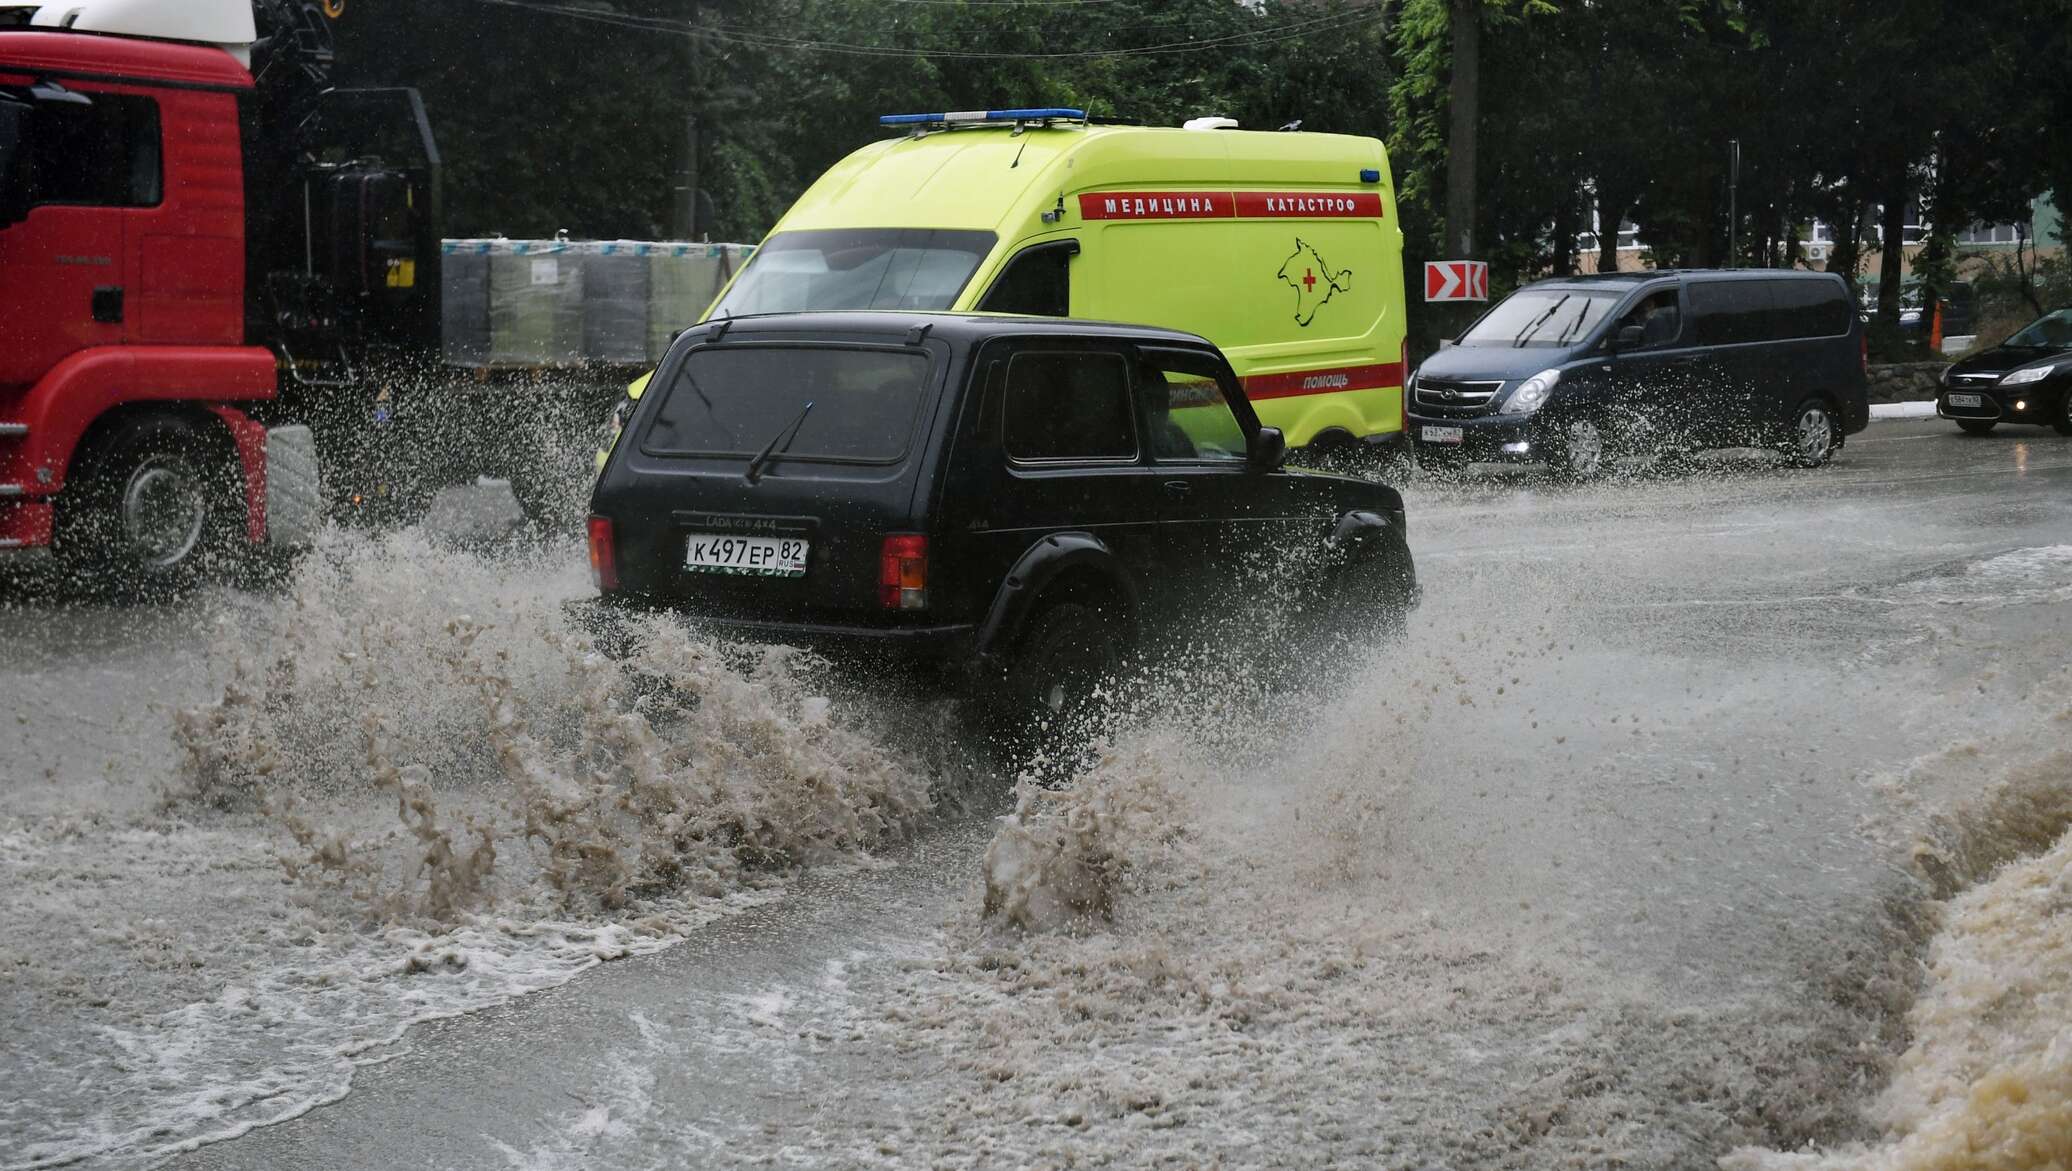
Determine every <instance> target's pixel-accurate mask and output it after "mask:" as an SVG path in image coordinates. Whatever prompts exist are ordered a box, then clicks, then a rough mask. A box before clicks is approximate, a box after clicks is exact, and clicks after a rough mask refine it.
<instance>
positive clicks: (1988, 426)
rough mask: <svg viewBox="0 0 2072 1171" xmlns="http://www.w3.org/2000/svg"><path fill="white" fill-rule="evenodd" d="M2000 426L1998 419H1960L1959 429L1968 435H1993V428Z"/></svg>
mask: <svg viewBox="0 0 2072 1171" xmlns="http://www.w3.org/2000/svg"><path fill="white" fill-rule="evenodd" d="M1999 425H2000V420H1998V419H1959V420H1957V429H1958V430H1960V431H1962V432H1964V433H1965V434H1966V435H1991V434H1992V433H1993V428H1995V427H1998V426H1999Z"/></svg>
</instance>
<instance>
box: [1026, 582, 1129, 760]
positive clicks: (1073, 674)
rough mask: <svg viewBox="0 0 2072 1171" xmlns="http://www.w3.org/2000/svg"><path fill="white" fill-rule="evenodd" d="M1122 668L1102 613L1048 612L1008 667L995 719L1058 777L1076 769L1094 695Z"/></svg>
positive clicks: (1075, 607) (1068, 608) (1057, 608)
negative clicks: (1117, 669) (1058, 773)
mask: <svg viewBox="0 0 2072 1171" xmlns="http://www.w3.org/2000/svg"><path fill="white" fill-rule="evenodd" d="M1119 663H1120V659H1119V657H1118V656H1117V654H1116V640H1115V634H1114V631H1112V630H1111V629H1110V628H1109V624H1108V623H1107V622H1105V621H1103V619H1102V617H1101V613H1100V611H1098V610H1096V609H1094V608H1093V607H1091V606H1087V605H1083V604H1081V603H1078V602H1056V603H1053V604H1051V605H1049V606H1046V607H1044V608H1043V609H1042V610H1041V611H1039V612H1038V613H1037V614H1036V616H1035V617H1034V618H1033V619H1031V620H1030V622H1029V630H1028V633H1027V634H1026V635H1024V636H1023V637H1022V640H1021V646H1020V648H1019V649H1018V650H1017V651H1016V652H1015V655H1014V658H1013V660H1012V661H1011V662H1010V663H1009V665H1008V668H1007V678H1006V680H1005V684H1004V687H1003V689H1002V690H1003V694H1002V696H1001V701H1002V702H1001V703H1000V705H999V708H998V710H997V713H996V714H997V716H998V718H999V720H1000V722H1001V727H1000V729H999V730H1000V731H1001V733H1002V734H1003V736H1004V738H1005V739H1006V741H1007V743H1008V745H1009V746H1010V747H1011V748H1013V749H1016V750H1019V751H1022V752H1028V753H1031V754H1034V755H1038V756H1041V757H1044V758H1046V761H1047V763H1048V765H1049V767H1050V768H1052V769H1054V770H1066V769H1071V768H1072V766H1074V765H1075V764H1076V763H1077V754H1076V752H1075V749H1076V748H1077V747H1078V746H1079V745H1081V744H1083V743H1084V742H1085V739H1086V737H1087V734H1088V733H1089V732H1090V731H1091V728H1090V723H1091V720H1092V717H1093V715H1094V698H1095V692H1096V690H1097V689H1098V688H1099V687H1100V685H1101V683H1102V682H1103V681H1104V680H1106V679H1109V678H1111V677H1112V676H1113V675H1114V674H1115V671H1116V668H1117V667H1118V665H1119ZM1058 779H1064V778H1063V777H1059V778H1058Z"/></svg>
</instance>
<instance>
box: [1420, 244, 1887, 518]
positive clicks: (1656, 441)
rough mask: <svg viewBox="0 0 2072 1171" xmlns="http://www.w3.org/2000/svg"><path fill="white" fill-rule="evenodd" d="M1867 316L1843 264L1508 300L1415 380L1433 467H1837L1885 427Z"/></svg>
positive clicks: (1651, 276) (1535, 292)
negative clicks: (1741, 461)
mask: <svg viewBox="0 0 2072 1171" xmlns="http://www.w3.org/2000/svg"><path fill="white" fill-rule="evenodd" d="M1864 362H1865V348H1864V332H1863V319H1862V317H1861V315H1860V314H1858V313H1857V312H1856V309H1855V306H1854V305H1853V303H1852V302H1851V301H1850V299H1849V290H1848V286H1846V285H1845V284H1843V283H1842V278H1841V277H1840V276H1839V275H1836V274H1833V273H1818V272H1803V271H1793V270H1782V269H1774V270H1773V269H1750V270H1736V269H1728V270H1693V271H1681V272H1679V271H1661V272H1635V273H1615V274H1605V275H1602V276H1580V277H1558V278H1555V279H1552V280H1544V281H1539V282H1537V283H1535V284H1530V285H1527V286H1525V287H1524V288H1522V289H1519V290H1518V291H1517V292H1515V293H1512V294H1511V295H1510V296H1509V297H1506V298H1504V299H1503V300H1502V301H1500V302H1498V303H1497V304H1496V305H1494V306H1492V307H1491V308H1490V309H1489V311H1488V312H1486V313H1484V314H1483V315H1482V317H1481V318H1480V319H1479V320H1477V321H1476V322H1475V324H1474V325H1472V326H1470V327H1468V329H1467V331H1466V332H1465V333H1463V334H1461V336H1460V337H1459V339H1457V340H1456V341H1455V342H1453V343H1452V344H1450V345H1448V346H1447V347H1445V348H1443V349H1441V350H1440V351H1439V352H1437V353H1435V354H1433V355H1432V356H1431V357H1429V358H1427V359H1425V361H1424V364H1423V365H1422V366H1420V367H1419V368H1418V370H1417V373H1416V374H1415V375H1414V376H1412V378H1411V379H1410V380H1409V386H1408V388H1407V394H1406V396H1405V397H1406V400H1407V401H1406V402H1405V403H1404V415H1405V426H1406V427H1407V429H1408V430H1409V432H1410V437H1411V441H1412V443H1413V444H1414V445H1415V448H1416V451H1417V458H1418V462H1419V463H1420V464H1421V465H1422V466H1424V467H1427V468H1447V467H1457V466H1459V465H1461V464H1465V463H1468V462H1472V461H1490V462H1499V461H1538V462H1545V463H1548V464H1551V465H1552V466H1554V467H1555V468H1556V469H1557V470H1559V471H1561V472H1564V473H1566V474H1568V475H1570V476H1572V477H1576V478H1587V477H1591V476H1595V475H1597V474H1599V473H1600V472H1602V471H1604V470H1605V469H1606V467H1607V465H1608V461H1609V460H1610V458H1611V457H1612V456H1614V455H1617V454H1622V453H1629V452H1630V453H1636V454H1638V453H1645V452H1651V451H1652V452H1660V451H1674V450H1690V449H1695V448H1724V447H1771V448H1777V449H1779V450H1781V451H1783V452H1784V453H1785V454H1786V455H1787V456H1788V457H1789V458H1791V459H1792V460H1793V461H1794V462H1796V463H1798V464H1801V465H1803V466H1807V467H1812V466H1816V465H1819V464H1822V463H1825V462H1826V461H1827V460H1828V458H1829V457H1830V456H1831V455H1833V454H1834V452H1835V450H1836V449H1837V448H1839V447H1841V445H1842V438H1843V436H1845V435H1851V434H1854V433H1855V432H1857V431H1861V430H1862V429H1863V428H1864V427H1865V426H1867V425H1868V424H1869V422H1870V404H1869V399H1868V397H1867V395H1866V393H1865V381H1864V373H1865V371H1864Z"/></svg>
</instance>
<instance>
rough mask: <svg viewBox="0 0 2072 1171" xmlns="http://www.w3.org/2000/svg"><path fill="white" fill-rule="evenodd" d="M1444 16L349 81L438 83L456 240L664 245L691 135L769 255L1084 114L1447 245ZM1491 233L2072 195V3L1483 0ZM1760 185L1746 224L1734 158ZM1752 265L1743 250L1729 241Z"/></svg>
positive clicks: (482, 56) (1684, 228) (1668, 254)
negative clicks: (1307, 154) (1309, 172)
mask: <svg viewBox="0 0 2072 1171" xmlns="http://www.w3.org/2000/svg"><path fill="white" fill-rule="evenodd" d="M1458 7H1461V6H1459V5H1456V4H1454V3H1450V2H1449V0H1244V2H1238V0H1169V2H1161V0H706V2H694V0H425V2H423V3H416V4H409V5H390V6H386V7H384V8H382V9H378V10H375V9H370V8H367V7H362V6H361V5H360V4H359V3H357V2H355V3H353V4H352V5H351V6H350V10H349V12H348V14H347V16H346V18H345V19H344V21H342V22H341V25H340V30H339V31H340V45H339V57H340V61H341V74H342V76H341V82H342V83H343V84H353V85H414V86H417V87H419V88H420V89H421V90H423V92H424V94H425V97H426V102H427V105H428V107H429V108H430V111H431V114H432V117H433V120H434V124H435V126H436V127H437V129H438V133H439V136H440V139H441V142H442V145H443V147H444V149H445V152H446V156H447V160H448V184H447V207H448V212H449V218H450V221H451V229H452V231H453V232H454V233H455V234H476V233H489V232H496V231H502V232H505V233H508V234H511V235H541V234H546V233H551V232H553V231H554V230H556V229H561V228H567V229H569V230H570V231H571V232H572V233H574V234H575V235H578V236H620V235H624V236H636V237H655V236H660V235H664V234H666V233H667V230H668V228H669V225H670V221H671V206H672V205H671V181H672V174H673V172H674V169H675V167H676V164H677V161H678V158H679V152H680V149H681V145H682V143H683V142H684V139H685V123H686V118H687V117H689V116H692V115H695V116H696V118H697V120H698V125H699V142H698V149H697V164H698V176H699V185H700V186H701V187H702V188H703V189H704V190H705V192H706V193H707V195H708V197H709V202H708V203H707V205H706V206H707V208H708V211H707V213H706V216H705V217H704V219H703V221H702V222H701V224H700V228H701V230H702V231H703V232H705V233H708V234H710V235H711V236H712V237H714V238H726V239H736V240H753V239H756V238H758V237H759V236H760V235H761V234H762V233H763V232H764V231H765V230H766V229H767V228H768V227H769V225H770V224H771V223H772V222H773V221H774V220H775V219H776V218H777V216H778V215H779V214H781V212H782V211H783V209H784V207H785V206H786V205H787V204H788V203H789V201H790V200H791V199H792V198H793V197H795V196H796V195H797V193H798V192H799V191H800V190H802V189H803V188H804V187H805V185H806V184H808V183H809V182H811V181H812V179H813V178H814V177H815V176H816V175H817V174H819V173H820V172H821V171H822V170H823V169H825V168H826V167H827V166H828V165H829V164H831V163H833V162H834V161H835V160H836V159H838V158H840V157H841V156H842V155H843V154H845V153H847V152H848V151H850V150H853V149H855V148H856V147H857V146H859V145H862V144H863V143H865V142H868V141H870V140H871V139H873V138H875V137H877V136H878V135H879V133H880V131H879V128H878V126H877V124H876V116H877V115H878V114H880V113H885V112H890V111H898V110H931V109H972V108H984V107H997V106H1003V105H1030V104H1043V105H1052V104H1059V105H1080V106H1084V107H1086V108H1088V109H1089V110H1091V111H1093V112H1094V113H1095V114H1097V115H1101V116H1108V117H1117V118H1125V119H1130V120H1135V121H1142V122H1147V123H1155V124H1168V125H1170V124H1174V123H1177V122H1178V121H1180V120H1182V119H1184V118H1187V117H1192V116H1196V115H1202V114H1225V115H1229V116H1232V117H1235V118H1238V119H1239V120H1240V121H1241V122H1242V123H1244V124H1245V125H1247V126H1253V127H1266V128H1271V127H1277V126H1281V125H1284V124H1287V123H1292V122H1297V121H1299V122H1300V123H1301V124H1302V127H1303V129H1305V130H1325V131H1342V132H1347V133H1354V134H1365V135H1372V136H1377V137H1381V138H1384V139H1385V140H1386V141H1387V142H1388V144H1389V147H1390V150H1391V159H1392V165H1393V167H1394V169H1395V172H1396V178H1397V184H1398V189H1399V200H1400V205H1401V214H1402V217H1403V224H1404V227H1405V230H1406V232H1407V233H1408V236H1409V239H1410V251H1411V254H1412V257H1411V258H1412V259H1413V261H1414V260H1415V259H1418V258H1421V257H1423V256H1427V255H1436V254H1437V253H1436V245H1437V234H1438V230H1439V227H1440V224H1439V212H1440V205H1441V195H1442V188H1443V185H1444V182H1445V171H1446V160H1447V156H1448V143H1447V141H1446V131H1447V120H1448V114H1447V100H1448V98H1447V94H1448V79H1449V76H1450V70H1451V60H1450V55H1451V50H1450V44H1451V38H1450V37H1449V31H1450V26H1449V22H1450V21H1451V20H1452V19H1454V17H1453V15H1452V12H1453V10H1455V9H1456V8H1458ZM1469 7H1472V8H1473V9H1474V10H1475V11H1476V12H1477V13H1478V15H1479V20H1480V23H1481V30H1482V34H1481V38H1480V43H1481V54H1482V63H1481V79H1482V81H1481V88H1480V107H1481V109H1480V118H1479V135H1478V138H1479V142H1480V163H1479V172H1480V176H1479V178H1480V181H1479V184H1478V194H1479V198H1478V205H1477V217H1476V218H1477V224H1476V228H1477V232H1476V238H1477V240H1478V241H1479V242H1480V249H1481V251H1482V252H1483V253H1484V254H1485V255H1486V257H1487V258H1488V259H1490V260H1491V262H1492V265H1493V268H1494V272H1495V275H1496V277H1497V282H1498V284H1499V286H1502V285H1504V284H1506V283H1508V282H1515V281H1517V280H1522V279H1528V278H1530V277H1532V276H1535V275H1539V274H1543V273H1546V272H1550V271H1567V270H1570V269H1572V268H1573V267H1574V266H1575V265H1576V264H1577V263H1578V262H1579V259H1580V258H1579V257H1578V256H1577V255H1576V254H1575V247H1574V243H1575V240H1576V237H1577V234H1578V232H1579V231H1580V230H1582V229H1584V228H1587V226H1588V222H1589V217H1590V215H1591V213H1592V212H1593V211H1594V212H1597V213H1599V215H1600V218H1602V219H1603V220H1604V221H1606V222H1607V223H1609V224H1616V223H1618V222H1619V221H1621V220H1622V219H1624V220H1631V221H1633V222H1635V223H1637V224H1638V225H1639V227H1640V229H1641V234H1642V237H1643V238H1644V239H1645V240H1646V241H1647V242H1648V244H1649V246H1650V247H1651V248H1652V250H1653V252H1654V259H1655V260H1656V261H1658V262H1660V263H1665V264H1667V263H1675V264H1692V265H1713V264H1729V263H1733V264H1788V263H1792V262H1793V261H1794V260H1796V259H1798V239H1799V236H1800V232H1801V230H1802V229H1803V227H1804V225H1805V224H1806V223H1808V222H1809V221H1811V220H1813V219H1815V218H1818V219H1821V220H1823V221H1825V222H1827V223H1829V224H1834V225H1840V231H1839V238H1838V239H1837V241H1836V243H1835V252H1836V260H1837V262H1838V263H1839V264H1840V265H1841V266H1843V267H1846V268H1848V269H1849V271H1851V272H1853V271H1854V266H1855V263H1856V260H1857V257H1858V256H1859V255H1860V248H1862V247H1864V246H1868V245H1871V244H1873V243H1874V239H1873V238H1871V237H1866V236H1863V235H1862V231H1863V228H1864V226H1865V225H1866V224H1867V220H1868V215H1869V211H1870V209H1871V208H1872V206H1873V205H1876V204H1880V203H1887V204H1889V203H1893V202H1895V201H1897V202H1899V203H1905V202H1906V201H1908V200H1914V199H1917V200H1919V201H1921V203H1922V205H1923V206H1924V207H1926V208H1927V209H1929V211H1930V213H1931V214H1932V215H1933V216H1934V218H1935V219H1936V220H1937V221H1938V222H1939V223H1943V224H1945V225H1946V226H1948V227H1950V228H1954V227H1956V226H1957V225H1960V224H1964V223H1969V222H1972V221H1976V220H2008V219H2015V218H2020V217H2021V216H2022V215H2023V214H2024V213H2025V210H2026V208H2027V206H2028V204H2029V201H2030V200H2031V199H2032V198H2033V197H2035V196H2036V195H2038V194H2040V193H2043V192H2045V191H2049V190H2052V189H2056V190H2059V191H2072V136H2067V135H2066V134H2065V133H2064V130H2063V128H2064V127H2066V126H2068V125H2072V71H2067V70H2065V69H2064V68H2063V64H2062V63H2063V62H2064V61H2066V60H2068V59H2072V0H1990V2H1988V3H1981V4H1972V5H1956V4H1951V3H1948V2H1947V0H1480V2H1479V5H1471V6H1469ZM1737 139H1738V140H1739V141H1740V143H1741V151H1742V156H1741V157H1742V168H1741V173H1740V178H1739V184H1738V189H1737V191H1736V197H1735V199H1734V200H1733V204H1734V212H1735V220H1734V222H1733V223H1731V224H1730V223H1729V213H1728V207H1729V199H1728V189H1727V188H1728V171H1727V163H1728V142H1729V141H1730V140H1737ZM1730 239H1731V240H1732V241H1733V242H1734V245H1735V251H1734V252H1733V254H1731V255H1730V254H1729V248H1728V244H1729V240H1730Z"/></svg>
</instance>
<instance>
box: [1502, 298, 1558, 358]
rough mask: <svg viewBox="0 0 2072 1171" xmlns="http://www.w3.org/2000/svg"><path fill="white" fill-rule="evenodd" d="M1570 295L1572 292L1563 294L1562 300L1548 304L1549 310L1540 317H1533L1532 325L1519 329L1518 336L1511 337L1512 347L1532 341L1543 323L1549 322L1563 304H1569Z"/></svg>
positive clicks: (1515, 347)
mask: <svg viewBox="0 0 2072 1171" xmlns="http://www.w3.org/2000/svg"><path fill="white" fill-rule="evenodd" d="M1569 297H1570V294H1568V293H1563V294H1561V300H1559V301H1556V302H1554V303H1553V304H1552V305H1549V306H1547V311H1546V312H1545V313H1542V314H1540V315H1539V316H1538V317H1535V318H1533V319H1532V324H1531V325H1528V326H1526V327H1525V328H1524V329H1521V330H1519V331H1518V336H1517V337H1514V338H1512V339H1511V348H1512V349H1514V350H1515V349H1517V348H1518V347H1520V346H1522V345H1524V344H1525V343H1526V342H1529V341H1531V340H1532V335H1533V334H1536V333H1538V332H1539V331H1540V327H1541V326H1542V325H1545V324H1547V319H1548V318H1549V317H1552V316H1554V314H1555V312H1556V311H1558V310H1559V309H1560V308H1561V307H1562V306H1563V305H1566V304H1568V299H1569Z"/></svg>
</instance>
